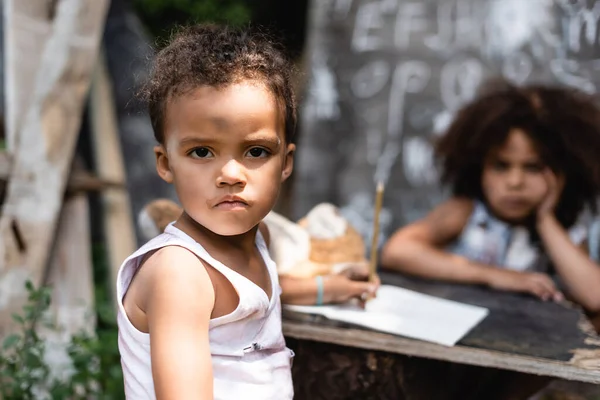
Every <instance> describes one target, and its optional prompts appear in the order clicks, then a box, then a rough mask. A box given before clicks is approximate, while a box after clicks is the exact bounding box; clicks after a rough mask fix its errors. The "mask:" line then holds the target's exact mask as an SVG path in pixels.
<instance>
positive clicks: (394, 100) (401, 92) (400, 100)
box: [388, 61, 431, 138]
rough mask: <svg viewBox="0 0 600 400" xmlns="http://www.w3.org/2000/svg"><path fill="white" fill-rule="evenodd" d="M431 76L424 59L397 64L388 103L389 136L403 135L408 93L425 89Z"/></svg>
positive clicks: (397, 136)
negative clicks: (405, 102) (405, 104)
mask: <svg viewBox="0 0 600 400" xmlns="http://www.w3.org/2000/svg"><path fill="white" fill-rule="evenodd" d="M430 76H431V68H430V67H429V65H427V64H426V63H424V62H422V61H406V62H404V63H401V64H398V65H397V66H396V69H395V70H394V75H393V77H392V87H391V89H390V101H389V103H388V107H389V108H388V137H390V138H394V137H396V138H399V137H401V136H402V128H403V124H404V100H405V99H406V94H407V93H418V92H420V91H422V90H423V89H425V86H427V83H428V82H429V78H430Z"/></svg>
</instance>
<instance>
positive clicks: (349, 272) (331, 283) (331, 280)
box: [323, 263, 381, 306]
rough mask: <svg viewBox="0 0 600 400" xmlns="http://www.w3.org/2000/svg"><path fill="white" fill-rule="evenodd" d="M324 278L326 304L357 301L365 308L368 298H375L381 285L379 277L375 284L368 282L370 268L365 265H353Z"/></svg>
mask: <svg viewBox="0 0 600 400" xmlns="http://www.w3.org/2000/svg"><path fill="white" fill-rule="evenodd" d="M323 278H324V279H323V286H324V288H323V289H324V290H323V301H324V303H345V302H348V301H350V300H352V299H357V300H358V301H359V302H360V304H361V306H364V304H365V302H366V300H367V299H368V298H370V297H375V295H376V293H377V289H378V288H379V286H380V285H381V282H380V281H379V277H378V276H376V277H375V281H374V282H368V281H367V280H368V278H369V268H368V266H367V265H366V264H363V263H359V264H353V265H352V266H350V267H347V268H345V269H344V270H343V271H342V272H340V273H339V274H332V275H326V276H324V277H323Z"/></svg>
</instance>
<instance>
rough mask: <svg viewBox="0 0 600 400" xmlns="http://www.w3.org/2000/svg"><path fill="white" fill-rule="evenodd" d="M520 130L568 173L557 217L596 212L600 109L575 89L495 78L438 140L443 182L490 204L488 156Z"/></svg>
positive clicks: (569, 220)
mask: <svg viewBox="0 0 600 400" xmlns="http://www.w3.org/2000/svg"><path fill="white" fill-rule="evenodd" d="M514 128H519V129H521V130H522V131H524V132H525V133H526V134H527V135H528V136H529V137H530V138H531V139H532V141H533V142H534V143H535V145H536V147H537V150H538V151H539V154H540V157H541V158H542V160H543V162H544V163H545V164H546V165H548V166H549V167H550V168H551V169H552V170H553V171H554V172H556V173H560V174H563V175H564V177H565V187H564V190H563V192H562V195H561V198H560V200H559V202H558V205H557V207H556V216H557V218H558V220H559V221H560V223H561V224H562V225H563V226H564V227H570V226H571V225H572V224H573V223H574V222H575V220H576V219H577V216H578V215H579V214H580V213H581V211H582V210H583V208H584V206H586V205H587V206H589V207H590V209H591V210H594V211H595V210H596V201H597V198H598V194H599V191H600V108H599V106H598V103H597V100H596V99H595V98H594V97H593V96H590V95H587V94H584V93H581V92H579V91H576V90H573V89H566V88H560V87H550V86H544V85H530V86H525V87H517V86H514V85H511V84H508V83H506V82H500V81H494V82H491V83H490V84H488V85H486V86H485V87H484V90H483V91H482V92H481V93H480V95H479V96H478V97H477V98H476V99H475V100H474V101H473V102H471V103H470V104H468V105H466V106H465V107H464V108H462V109H461V110H460V111H459V112H458V115H457V116H456V117H455V119H454V121H453V123H452V124H451V126H450V127H449V129H448V130H447V132H446V134H445V135H443V136H442V137H441V138H440V139H439V141H438V142H437V145H436V149H435V155H436V158H437V160H438V161H439V162H440V164H441V165H440V166H441V172H442V174H441V180H442V183H444V184H447V185H449V186H450V187H451V189H452V191H453V193H454V195H456V196H465V197H468V198H472V199H479V200H481V201H484V202H485V199H484V196H483V192H482V188H481V174H482V170H483V165H484V160H485V158H486V157H487V155H488V154H489V152H490V151H491V150H493V149H495V148H497V147H499V146H501V145H502V144H503V143H504V142H505V141H506V139H507V136H508V134H509V132H510V131H511V129H514Z"/></svg>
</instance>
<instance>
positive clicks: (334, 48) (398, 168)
mask: <svg viewBox="0 0 600 400" xmlns="http://www.w3.org/2000/svg"><path fill="white" fill-rule="evenodd" d="M599 22H600V0H596V1H593V0H410V1H409V0H378V1H374V0H370V1H368V0H354V1H353V0H313V1H312V4H311V8H310V16H309V31H308V48H307V60H308V64H307V67H308V77H309V81H308V87H307V92H306V95H305V98H304V103H303V106H302V111H301V117H302V118H301V136H300V139H299V144H298V145H299V149H298V155H297V162H296V172H295V173H296V176H295V195H294V217H300V216H302V215H304V214H305V213H306V212H307V211H308V210H309V209H310V208H311V207H312V206H314V205H315V204H316V203H318V202H323V201H328V202H332V203H334V204H336V205H338V206H340V207H342V210H343V213H344V214H345V215H346V216H347V217H349V218H350V220H351V221H352V223H353V224H354V225H355V226H356V227H357V228H358V229H359V230H360V231H361V233H362V234H363V235H364V236H365V237H366V238H368V237H369V236H370V231H371V220H372V214H373V211H372V210H373V199H374V191H375V182H376V180H379V179H383V180H384V181H386V194H385V200H384V201H385V203H384V204H385V210H384V213H383V214H382V216H381V218H382V219H381V222H382V235H381V240H382V241H383V240H385V238H386V237H387V236H388V235H389V234H390V233H391V231H392V230H393V229H395V228H397V227H399V226H401V225H404V224H406V223H408V222H411V221H413V220H415V219H417V218H419V217H421V216H423V215H424V214H425V213H426V212H427V211H429V210H430V209H431V208H432V207H433V206H434V205H436V204H437V203H439V201H440V200H442V199H443V193H442V190H441V188H440V187H439V185H438V183H437V172H436V169H435V167H434V165H433V163H432V158H431V152H432V148H431V143H432V140H433V139H435V136H436V135H437V134H439V133H442V132H443V131H444V129H445V127H446V126H447V125H448V123H449V122H450V121H451V119H452V116H453V114H454V113H455V112H456V110H457V109H458V108H459V107H460V106H461V105H463V104H464V103H465V102H466V101H468V100H470V99H472V97H473V96H474V94H475V93H476V91H477V89H478V87H479V86H480V84H481V83H482V82H483V81H485V80H486V79H488V78H490V77H499V76H502V77H504V78H506V79H508V80H510V81H512V82H515V83H524V82H551V83H556V84H563V85H569V86H574V87H577V88H579V89H582V90H584V91H586V92H592V93H593V92H596V90H597V89H598V88H600V44H599V35H600V24H599Z"/></svg>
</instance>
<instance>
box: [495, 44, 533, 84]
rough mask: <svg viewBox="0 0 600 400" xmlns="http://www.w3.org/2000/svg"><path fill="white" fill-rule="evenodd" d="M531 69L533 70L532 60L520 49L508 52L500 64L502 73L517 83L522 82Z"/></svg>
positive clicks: (527, 76)
mask: <svg viewBox="0 0 600 400" xmlns="http://www.w3.org/2000/svg"><path fill="white" fill-rule="evenodd" d="M531 71H533V61H532V60H531V57H530V56H529V55H528V54H526V53H524V52H522V51H517V52H516V53H513V54H510V55H509V56H508V57H507V58H506V60H505V61H504V65H503V66H502V75H504V77H505V78H506V79H507V80H509V81H511V82H513V83H515V84H517V85H520V84H522V83H524V82H525V81H526V80H527V78H529V75H531Z"/></svg>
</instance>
